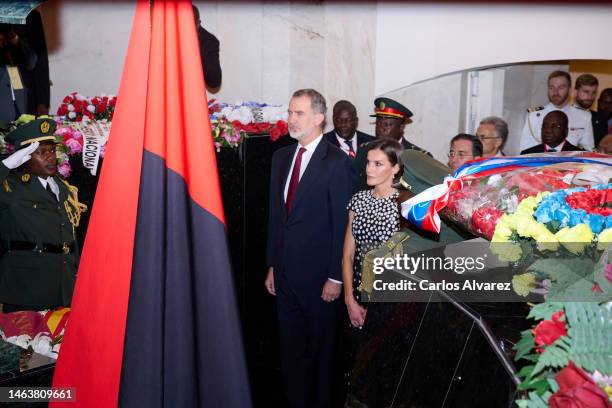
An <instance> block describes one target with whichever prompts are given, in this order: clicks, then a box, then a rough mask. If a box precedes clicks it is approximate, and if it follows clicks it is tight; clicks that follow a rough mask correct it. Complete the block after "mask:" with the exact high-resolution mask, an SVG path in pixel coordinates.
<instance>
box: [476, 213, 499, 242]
mask: <svg viewBox="0 0 612 408" xmlns="http://www.w3.org/2000/svg"><path fill="white" fill-rule="evenodd" d="M503 214H504V213H503V212H502V211H500V210H498V209H497V208H495V207H482V208H478V209H476V211H474V212H473V213H472V229H473V230H474V231H475V232H477V233H479V234H482V236H484V237H485V238H487V239H488V240H489V241H490V240H491V239H492V238H493V233H494V232H495V226H496V225H497V220H499V218H500V217H501V216H502V215H503Z"/></svg>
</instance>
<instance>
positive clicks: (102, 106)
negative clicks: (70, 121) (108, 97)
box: [96, 101, 107, 113]
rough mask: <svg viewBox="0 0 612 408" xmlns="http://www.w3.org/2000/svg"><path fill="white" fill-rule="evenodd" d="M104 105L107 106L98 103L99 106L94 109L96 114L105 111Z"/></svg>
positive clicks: (103, 102)
mask: <svg viewBox="0 0 612 408" xmlns="http://www.w3.org/2000/svg"><path fill="white" fill-rule="evenodd" d="M106 105H107V102H106V101H102V102H100V104H99V105H98V106H97V107H96V112H97V113H104V112H105V111H106Z"/></svg>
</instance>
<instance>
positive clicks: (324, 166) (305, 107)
mask: <svg viewBox="0 0 612 408" xmlns="http://www.w3.org/2000/svg"><path fill="white" fill-rule="evenodd" d="M288 112H289V116H288V120H287V124H288V126H289V134H290V135H291V137H293V138H294V139H297V141H298V143H297V144H294V145H291V146H287V147H284V148H282V149H279V150H277V151H276V152H275V153H274V156H273V157H272V169H271V179H270V209H269V218H268V250H267V264H268V266H269V269H268V275H267V277H266V280H265V286H266V289H267V290H268V292H269V293H270V294H272V295H275V296H276V304H277V311H278V323H279V334H280V349H281V350H280V355H281V368H282V374H283V379H284V383H285V389H286V392H287V396H288V399H289V403H290V406H291V407H309V408H312V407H328V406H329V405H330V395H331V383H332V368H333V367H332V361H333V345H334V331H335V317H336V311H337V307H336V304H335V303H334V302H335V301H336V300H337V299H338V297H339V296H340V292H341V291H342V274H341V258H342V246H343V241H344V233H345V228H346V222H347V218H348V214H347V210H346V205H347V203H348V201H349V200H350V198H351V196H352V195H353V193H354V190H355V188H354V186H355V176H354V172H353V165H352V162H351V160H350V159H349V157H348V156H347V155H346V154H344V153H342V151H341V150H340V149H338V148H336V147H335V146H332V145H331V144H330V143H327V142H325V141H323V135H322V126H323V122H324V121H325V112H326V106H325V99H324V98H323V96H321V94H319V93H318V92H317V91H315V90H313V89H303V90H299V91H296V92H295V93H294V94H293V97H292V98H291V101H290V102H289V110H288Z"/></svg>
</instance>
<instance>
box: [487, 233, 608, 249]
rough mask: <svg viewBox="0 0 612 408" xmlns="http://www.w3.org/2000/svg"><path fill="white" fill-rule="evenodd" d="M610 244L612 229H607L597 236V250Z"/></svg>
mask: <svg viewBox="0 0 612 408" xmlns="http://www.w3.org/2000/svg"><path fill="white" fill-rule="evenodd" d="M496 231H497V230H496ZM610 242H612V228H606V229H605V230H603V231H601V232H600V233H599V235H598V236H597V249H599V250H600V251H602V250H604V249H606V248H607V247H608V245H609V244H610Z"/></svg>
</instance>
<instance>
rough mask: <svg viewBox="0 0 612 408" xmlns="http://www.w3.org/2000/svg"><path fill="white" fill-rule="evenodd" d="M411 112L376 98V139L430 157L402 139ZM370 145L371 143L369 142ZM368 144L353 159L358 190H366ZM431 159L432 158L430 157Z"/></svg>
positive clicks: (385, 99)
mask: <svg viewBox="0 0 612 408" xmlns="http://www.w3.org/2000/svg"><path fill="white" fill-rule="evenodd" d="M411 116H412V112H411V111H410V109H408V108H406V107H405V106H404V105H402V104H401V103H399V102H397V101H394V100H393V99H389V98H376V100H374V114H373V115H370V117H375V118H376V139H381V138H387V139H393V140H396V141H398V142H400V143H401V144H402V147H403V148H404V150H406V149H410V150H416V151H420V152H422V153H425V154H428V155H429V156H431V153H429V152H428V151H426V150H424V149H422V148H420V147H418V146H417V145H415V144H413V143H410V142H409V141H407V140H406V139H404V129H405V127H406V124H408V123H409V122H410V117H411ZM370 143H371V142H370ZM368 150H369V149H368V143H366V144H363V145H361V146H360V148H359V149H358V151H357V157H355V162H354V164H355V170H356V172H357V176H358V179H359V188H360V189H365V188H367V184H366V181H365V179H366V177H365V168H366V159H367V157H368ZM432 157H433V156H432Z"/></svg>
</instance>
